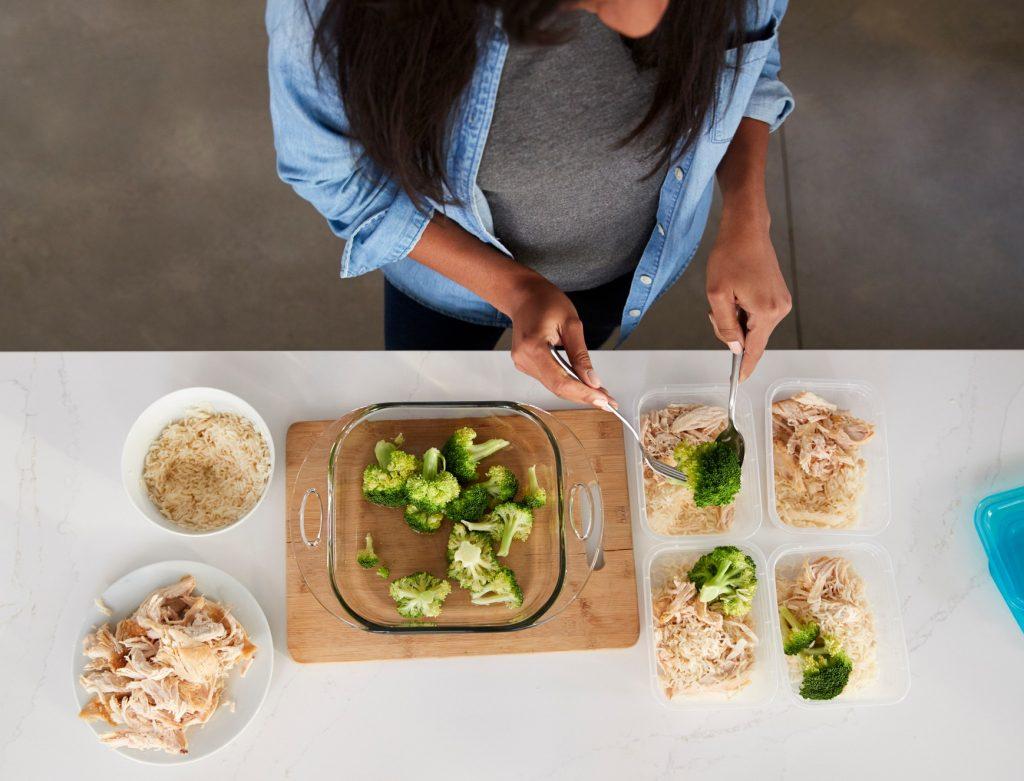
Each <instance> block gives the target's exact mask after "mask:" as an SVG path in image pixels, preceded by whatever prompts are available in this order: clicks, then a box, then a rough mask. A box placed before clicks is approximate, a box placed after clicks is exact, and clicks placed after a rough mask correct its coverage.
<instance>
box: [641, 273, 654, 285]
mask: <svg viewBox="0 0 1024 781" xmlns="http://www.w3.org/2000/svg"><path fill="white" fill-rule="evenodd" d="M653 281H654V280H653V279H651V278H650V277H649V276H647V275H646V274H641V275H640V282H641V284H644V285H649V284H651V283H652V282H653Z"/></svg>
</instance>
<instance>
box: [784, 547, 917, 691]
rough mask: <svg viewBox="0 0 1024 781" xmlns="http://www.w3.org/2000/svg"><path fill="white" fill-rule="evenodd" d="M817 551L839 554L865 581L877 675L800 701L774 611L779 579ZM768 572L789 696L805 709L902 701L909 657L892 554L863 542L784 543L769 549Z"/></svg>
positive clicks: (796, 674) (795, 676) (786, 577)
mask: <svg viewBox="0 0 1024 781" xmlns="http://www.w3.org/2000/svg"><path fill="white" fill-rule="evenodd" d="M818 556H842V557H843V558H844V559H846V560H847V561H849V562H850V564H852V565H853V569H854V570H855V571H856V572H857V574H858V575H860V577H861V579H862V580H863V581H864V590H865V595H866V598H867V602H868V604H869V605H870V606H871V610H872V613H873V614H874V619H875V635H876V641H877V647H878V677H877V679H876V680H875V682H874V683H873V684H871V685H869V686H866V687H865V688H863V689H860V690H859V691H855V692H849V693H847V692H843V693H842V694H840V695H839V696H838V697H836V698H835V699H834V700H805V699H804V698H803V697H801V696H800V680H801V677H802V676H801V673H800V671H799V670H797V669H790V665H789V658H788V657H787V656H786V655H785V653H783V651H782V627H781V621H780V619H779V614H778V584H779V583H781V582H782V581H784V580H791V579H792V578H793V577H794V576H795V575H797V574H799V572H800V568H801V567H802V566H803V563H804V561H806V560H807V559H815V558H817V557H818ZM768 566H769V567H770V568H771V570H772V574H773V578H772V580H773V585H774V589H773V590H774V591H775V594H774V596H775V604H774V605H772V607H773V610H772V612H771V615H772V621H773V622H774V628H773V632H774V634H773V638H774V645H775V650H776V659H777V660H778V664H779V671H780V677H781V678H782V680H783V682H784V683H783V685H782V688H783V689H784V690H785V692H786V695H787V696H788V697H789V699H791V700H793V701H795V702H797V703H799V704H800V705H801V706H803V707H805V708H815V709H817V708H843V707H853V706H861V705H893V704H895V703H897V702H900V701H902V700H903V699H904V698H905V697H906V696H907V692H908V691H909V690H910V662H909V660H908V657H907V641H906V636H905V635H904V633H903V620H902V618H901V615H900V601H899V597H898V595H897V593H896V578H895V575H894V572H893V566H892V559H891V558H889V554H888V553H886V551H885V550H884V549H883V548H880V547H879V546H877V545H873V544H871V543H868V542H858V543H849V544H843V545H835V546H827V545H825V546H816V545H800V544H796V545H785V546H783V547H781V548H779V549H778V550H776V551H775V553H773V554H772V557H771V560H770V561H769V565H768Z"/></svg>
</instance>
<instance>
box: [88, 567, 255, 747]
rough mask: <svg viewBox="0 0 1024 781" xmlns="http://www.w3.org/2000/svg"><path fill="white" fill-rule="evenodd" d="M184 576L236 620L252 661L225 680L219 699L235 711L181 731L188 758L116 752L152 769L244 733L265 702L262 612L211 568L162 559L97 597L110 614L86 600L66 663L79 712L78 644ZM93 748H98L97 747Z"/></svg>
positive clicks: (95, 725) (99, 729) (102, 727)
mask: <svg viewBox="0 0 1024 781" xmlns="http://www.w3.org/2000/svg"><path fill="white" fill-rule="evenodd" d="M184 575H192V576H193V577H194V578H195V579H196V591H198V592H199V593H201V594H203V595H204V596H207V597H209V598H210V599H215V600H217V601H218V602H222V603H224V604H225V605H227V606H229V607H230V608H231V612H232V613H233V614H234V616H235V618H237V619H238V620H239V622H240V623H241V624H242V626H243V627H245V631H246V632H247V633H248V635H249V639H250V640H251V641H252V642H253V643H255V644H256V646H257V649H258V650H257V651H256V658H255V659H254V660H253V663H252V665H251V666H250V667H249V671H248V672H247V673H246V675H245V677H244V678H242V677H241V676H239V675H238V673H237V672H233V673H232V674H231V677H230V678H229V679H228V684H227V688H226V690H225V693H224V696H225V698H226V699H227V700H230V701H231V702H234V703H235V712H234V713H232V712H231V711H230V709H228V708H225V707H221V708H219V709H218V710H217V712H216V713H215V714H214V715H213V716H212V717H211V718H210V720H209V721H208V722H207V723H206V724H204V725H202V726H197V727H192V728H190V729H188V730H187V731H186V733H185V734H186V736H187V737H188V754H167V753H165V752H163V751H140V750H138V749H129V748H118V749H115V750H116V751H117V752H118V753H120V754H122V755H124V756H126V757H128V758H129V759H134V760H136V761H137V762H145V763H147V764H153V765H180V764H183V763H185V762H193V761H195V760H197V759H201V758H203V757H207V756H209V755H210V754H212V753H213V752H215V751H217V750H218V749H221V748H223V747H224V746H226V745H227V744H228V743H230V742H231V741H232V740H234V739H235V738H236V737H238V735H239V734H240V733H241V732H242V730H243V729H245V726H246V725H247V724H248V723H249V722H250V721H251V720H252V717H253V716H255V715H256V712H257V711H259V709H260V707H261V706H262V705H263V701H264V699H266V696H267V691H268V690H269V689H270V676H271V673H272V672H273V668H274V643H273V639H272V638H271V636H270V625H269V624H268V623H267V617H266V616H265V615H264V614H263V610H262V608H260V606H259V603H258V602H257V601H256V600H255V598H254V597H253V595H252V594H250V593H249V591H248V589H246V587H245V586H243V585H242V584H241V583H239V582H238V581H237V580H235V579H234V578H233V577H231V576H230V575H228V574H227V573H226V572H222V571H221V570H219V569H217V568H216V567H211V566H210V565H209V564H201V563H199V562H197V561H162V562H160V563H158V564H149V565H147V566H145V567H141V568H139V569H137V570H135V571H134V572H129V573H128V574H127V575H125V576H124V577H122V578H121V579H120V580H118V581H117V582H116V583H114V584H113V585H111V586H110V587H109V588H107V590H106V591H104V592H103V594H102V595H100V596H102V598H103V601H104V602H105V603H106V605H107V607H109V608H110V609H111V610H113V611H114V615H113V616H109V617H108V616H106V615H104V614H103V613H102V612H101V611H100V610H99V608H97V607H96V606H95V605H93V604H92V603H91V602H90V605H89V614H88V615H87V616H86V619H85V621H84V622H83V623H82V628H81V629H80V630H79V632H78V641H77V643H76V644H75V649H74V658H73V661H72V667H71V670H72V679H71V682H72V684H73V685H74V687H75V698H76V700H77V702H78V707H79V709H81V708H82V707H84V706H85V704H86V703H87V702H88V701H89V700H90V699H91V698H92V695H91V694H89V693H88V692H86V691H85V689H83V688H82V687H81V686H80V685H79V683H78V679H79V677H80V676H81V675H82V670H83V668H84V667H85V663H86V661H87V659H86V657H85V656H84V655H83V654H82V640H83V639H84V638H85V636H86V635H87V634H89V633H90V632H92V631H93V629H94V628H95V627H97V626H99V625H100V624H102V623H104V622H106V623H109V624H111V628H113V625H114V624H116V623H117V622H118V621H120V620H121V619H122V618H127V617H128V616H129V615H131V614H132V613H133V612H135V609H136V608H137V607H138V606H139V603H141V602H142V600H143V599H145V598H146V597H147V596H148V595H149V594H150V593H151V592H153V591H155V590H156V589H158V588H162V587H163V586H167V585H170V584H171V583H174V582H176V581H178V580H180V579H181V578H182V577H183V576H184ZM82 723H83V724H88V725H89V726H90V727H91V728H92V731H93V732H95V733H96V734H97V735H100V734H102V733H104V732H106V731H108V730H110V729H114V728H113V727H110V725H108V724H107V723H106V722H104V721H90V722H84V721H83V722H82ZM97 745H98V746H99V747H100V748H101V749H104V750H108V749H106V747H104V746H103V745H102V744H99V743H98V742H97Z"/></svg>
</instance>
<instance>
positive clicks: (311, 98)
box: [266, 0, 793, 342]
mask: <svg viewBox="0 0 1024 781" xmlns="http://www.w3.org/2000/svg"><path fill="white" fill-rule="evenodd" d="M787 2H788V0H760V2H757V3H756V4H754V3H752V6H751V11H750V13H749V14H748V16H749V24H748V28H747V30H745V31H744V42H745V46H744V49H743V61H742V62H741V63H737V61H736V60H737V58H736V50H729V51H727V52H726V63H727V65H728V66H729V67H726V68H725V69H724V70H723V75H722V80H721V82H720V84H719V101H718V110H717V111H716V112H714V116H711V117H709V119H708V121H707V123H706V127H705V128H704V130H703V132H702V133H701V135H700V137H699V138H698V139H697V141H696V143H694V145H693V146H691V148H690V150H689V152H688V153H687V155H686V157H685V158H684V159H682V160H677V161H676V162H675V163H674V164H673V165H671V166H670V167H669V170H668V174H667V175H666V177H665V181H664V182H663V184H662V186H661V194H660V198H659V203H658V211H657V215H656V217H657V223H656V224H655V228H654V230H653V231H652V232H651V236H650V239H649V240H648V242H647V246H646V247H645V248H644V251H643V254H642V255H641V257H640V262H639V264H638V265H637V268H636V271H635V273H634V275H633V282H632V284H631V286H630V290H629V296H628V298H627V300H626V305H625V307H624V308H623V312H622V326H621V329H620V342H621V340H623V339H625V338H626V337H628V336H629V334H630V333H632V331H633V329H634V328H636V326H637V324H638V323H639V322H640V320H641V319H642V318H643V316H644V314H645V313H646V312H647V310H648V309H649V308H650V307H651V305H652V304H654V302H655V301H656V300H657V299H658V297H659V296H660V295H661V294H662V293H664V292H665V291H666V290H668V289H669V288H670V287H671V286H672V285H673V284H674V283H675V281H676V280H677V279H679V276H680V275H681V274H682V273H683V271H685V270H686V267H687V265H689V263H690V260H691V259H692V258H693V255H694V253H695V252H696V251H697V246H698V245H699V244H700V240H701V236H702V235H703V233H704V227H705V225H706V223H707V218H708V212H709V210H710V208H711V198H712V193H713V189H714V179H715V170H716V169H717V168H718V164H719V162H721V160H722V156H723V155H724V154H725V151H726V149H727V148H728V146H729V142H730V141H731V140H732V137H733V134H734V133H735V132H736V128H737V127H738V125H739V123H740V120H741V119H742V118H743V117H752V118H753V119H758V120H761V121H762V122H765V123H767V124H768V125H769V126H770V128H771V129H772V130H773V131H774V130H775V129H776V128H777V127H779V125H781V124H782V122H783V120H784V119H785V118H786V117H787V116H788V115H789V113H790V112H791V111H792V110H793V97H792V95H791V93H790V91H789V90H788V89H787V88H786V86H785V85H784V84H783V83H782V82H781V81H779V78H778V74H779V68H780V59H779V44H778V30H779V23H780V21H781V19H782V16H783V14H784V13H785V10H786V5H787ZM322 6H323V0H319V2H311V3H310V11H311V12H312V13H313V14H314V15H315V14H316V13H318V12H319V10H320V9H321V8H322ZM266 24H267V31H268V34H269V36H270V50H269V72H270V111H271V118H272V120H273V125H274V146H275V149H276V151H277V170H278V174H279V175H280V177H281V179H282V180H284V181H285V182H287V183H288V184H290V185H291V186H292V187H293V188H294V189H295V191H296V192H297V193H298V194H299V195H300V196H302V197H303V198H305V199H306V200H308V201H309V202H310V203H312V204H313V206H315V207H316V209H317V210H318V211H319V212H320V213H321V214H322V215H323V216H324V217H325V218H326V220H327V223H328V225H329V226H330V228H331V230H332V231H333V232H334V233H335V234H337V235H338V236H340V237H341V238H343V239H345V248H344V250H343V252H342V255H341V276H342V277H352V276H357V275H359V274H365V273H367V272H368V271H373V270H374V269H378V268H379V269H381V270H382V271H383V273H384V275H385V277H386V278H387V279H388V281H389V282H391V283H392V284H393V285H394V286H395V287H397V288H398V289H399V290H401V291H402V292H403V293H405V294H406V295H408V296H410V297H411V298H413V299H415V300H416V301H419V302H420V303H422V304H424V305H425V306H428V307H430V308H432V309H434V310H437V311H439V312H442V313H444V314H448V315H451V316H453V317H457V318H459V319H462V320H465V321H468V322H472V323H479V324H481V325H502V326H507V325H509V321H508V318H507V317H505V316H504V315H503V314H501V313H500V312H498V311H497V310H496V309H495V308H494V307H493V306H491V305H490V304H489V303H487V302H486V301H484V300H483V299H481V298H480V297H479V296H477V295H475V294H474V293H472V292H470V291H468V290H466V289H465V288H464V287H462V286H461V285H458V284H456V283H455V282H452V281H451V280H450V279H448V278H447V277H444V276H442V275H441V274H439V273H437V272H436V271H433V270H431V269H429V268H427V267H426V266H422V265H420V264H419V263H416V262H415V261H414V260H412V259H411V258H409V257H408V256H409V253H410V251H412V249H413V247H414V246H415V245H416V243H417V242H418V241H419V238H420V235H421V234H422V233H423V230H424V228H426V226H427V223H428V222H429V221H430V218H431V217H432V216H433V214H434V212H435V211H437V212H442V213H444V214H445V215H446V216H447V217H449V218H450V219H452V220H454V221H455V222H456V223H458V224H459V225H460V226H462V228H464V229H465V230H466V231H468V232H469V233H471V234H472V235H473V236H476V237H477V238H478V239H480V240H481V241H484V242H487V243H488V244H491V245H492V246H494V247H496V248H497V249H498V250H500V251H501V252H504V253H505V254H507V255H510V253H509V252H508V250H507V249H506V248H505V247H504V246H502V244H501V242H500V241H499V240H498V239H497V238H496V237H495V236H494V235H493V230H494V227H493V222H492V220H491V214H490V209H489V208H488V205H487V201H486V199H485V198H484V195H483V192H482V191H481V190H480V188H479V187H478V186H477V183H476V178H477V171H478V169H479V167H480V158H481V156H482V155H483V150H484V145H485V144H486V143H487V135H488V130H489V128H490V122H491V116H492V114H493V112H494V103H495V99H496V97H497V92H498V83H499V81H500V79H501V70H502V66H503V64H504V61H505V54H506V52H507V51H508V39H507V37H506V35H505V33H504V31H503V30H502V28H501V25H500V23H499V22H497V21H495V23H494V24H492V25H488V26H486V27H485V28H484V29H483V30H481V33H480V35H481V41H480V46H479V53H478V61H477V64H476V70H475V72H474V74H473V77H472V79H471V80H470V83H469V86H468V87H467V89H466V90H465V91H464V93H463V95H462V98H461V100H460V101H459V104H458V106H457V107H456V115H455V122H454V125H453V126H454V128H455V131H454V133H453V137H452V139H451V143H450V147H449V149H448V159H447V174H448V182H449V186H450V187H451V192H450V195H451V196H453V199H454V200H455V201H456V202H457V203H455V204H454V205H453V204H445V205H440V204H437V203H430V208H428V209H427V210H426V211H423V210H420V209H417V207H416V206H415V205H414V203H413V201H412V199H410V198H409V196H408V195H406V193H404V192H403V191H402V189H401V188H400V187H399V186H398V185H396V184H395V183H393V182H391V181H389V180H387V179H384V180H375V179H374V178H373V177H370V176H367V175H366V173H365V172H364V171H363V170H361V169H362V167H363V166H364V165H365V163H364V162H363V161H361V160H360V150H359V148H358V147H356V146H354V145H353V144H352V143H351V142H350V141H349V140H348V139H346V138H345V137H344V131H345V130H346V129H347V127H348V123H347V120H346V117H345V111H344V107H343V106H342V105H341V101H340V100H339V98H338V94H337V91H336V90H335V87H334V84H333V83H332V81H331V79H330V78H329V77H328V76H327V74H326V73H324V74H323V75H322V77H321V78H320V80H319V81H318V80H317V79H316V77H315V74H314V72H313V68H312V64H311V63H312V60H311V45H312V26H311V23H310V18H309V14H307V12H306V9H305V5H304V3H303V2H302V0H269V1H268V3H267V15H266ZM737 66H738V71H736V70H735V69H736V68H737ZM734 73H735V81H734V79H733V75H734ZM709 113H710V112H709Z"/></svg>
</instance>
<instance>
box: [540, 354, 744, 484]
mask: <svg viewBox="0 0 1024 781" xmlns="http://www.w3.org/2000/svg"><path fill="white" fill-rule="evenodd" d="M550 350H551V357H552V358H554V359H555V363H557V364H558V365H559V366H561V367H562V370H563V371H565V373H566V374H568V375H569V376H570V377H572V378H573V379H574V380H579V381H580V382H583V380H581V379H580V378H579V375H578V374H576V372H575V371H574V370H573V368H572V364H571V363H569V359H568V358H566V357H565V356H564V355H562V353H561V351H560V348H559V347H556V346H555V345H552V346H551V347H550ZM738 371H739V370H738V369H737V374H738ZM583 384H584V385H586V383H583ZM601 409H603V410H604V411H605V412H610V413H612V414H613V415H614V416H615V417H617V418H618V419H619V420H621V421H622V425H623V426H625V427H626V429H627V430H628V431H629V433H630V434H632V435H633V439H635V440H636V443H637V445H639V446H640V455H642V456H643V458H644V461H645V462H646V463H647V466H649V467H650V468H651V469H653V470H654V471H655V472H657V473H658V474H660V475H663V476H664V477H667V478H669V479H670V480H676V481H678V482H680V483H685V482H686V475H685V474H684V473H682V472H680V471H679V470H678V469H673V468H672V467H670V466H669V465H668V464H666V463H664V462H662V461H659V460H658V459H656V458H653V457H652V456H651V455H650V453H648V452H647V451H646V450H645V449H644V444H643V442H641V441H640V435H639V434H638V433H637V431H636V429H635V428H633V424H631V423H630V422H629V421H628V420H626V418H625V417H623V415H622V414H621V413H620V412H619V411H618V410H617V409H615V407H613V406H612V405H611V404H604V405H602V407H601ZM723 433H725V432H723ZM742 446H743V438H742V437H741V438H740V447H741V448H742ZM740 452H741V453H742V450H741V451H740ZM742 458H743V456H742V455H741V456H740V459H741V460H742Z"/></svg>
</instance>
